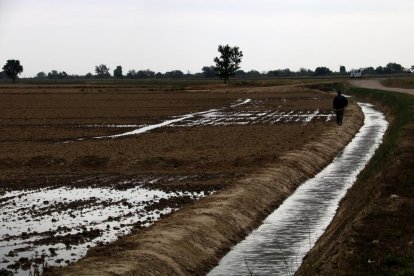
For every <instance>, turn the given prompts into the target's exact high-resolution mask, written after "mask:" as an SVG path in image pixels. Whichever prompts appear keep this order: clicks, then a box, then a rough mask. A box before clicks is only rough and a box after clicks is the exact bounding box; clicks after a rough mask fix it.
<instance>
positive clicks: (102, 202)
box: [0, 86, 334, 275]
mask: <svg viewBox="0 0 414 276" xmlns="http://www.w3.org/2000/svg"><path fill="white" fill-rule="evenodd" d="M259 90H260V89H259ZM262 90H263V91H262V92H260V93H257V91H256V90H255V89H245V88H240V89H232V90H231V91H228V90H221V89H211V90H206V89H203V90H200V91H198V90H197V89H194V87H191V89H188V90H186V89H183V90H180V91H175V90H173V91H172V92H171V91H170V90H167V91H165V90H160V91H154V90H151V91H150V90H148V89H146V88H142V87H141V88H137V87H128V88H125V89H122V90H121V89H119V87H109V88H106V89H102V88H96V89H95V88H93V87H92V88H88V90H87V91H86V92H85V90H84V88H77V87H61V88H59V87H48V86H44V87H42V86H40V87H29V88H25V89H24V93H22V91H20V90H19V87H18V86H16V87H15V88H10V87H9V88H7V89H4V90H2V89H1V87H0V110H1V111H0V156H1V157H0V207H1V212H0V225H1V230H0V269H3V271H5V270H8V271H11V272H14V273H17V274H19V275H28V273H29V271H31V272H32V273H34V272H35V271H36V270H39V271H41V270H42V269H43V266H45V265H46V266H65V265H67V264H68V263H71V262H74V261H76V260H78V259H79V258H81V257H83V256H84V255H85V254H86V252H87V250H88V249H89V248H92V247H96V246H103V245H105V244H107V243H109V242H111V241H114V240H116V239H118V238H119V237H120V236H124V235H128V234H129V233H131V232H137V231H143V230H142V229H144V228H145V229H147V228H149V229H151V225H153V224H154V223H156V221H157V220H159V219H161V218H162V217H163V216H168V214H170V213H171V212H175V211H177V210H178V209H180V208H181V207H183V206H185V205H188V204H192V203H193V202H194V201H196V200H198V199H200V198H203V197H206V196H208V195H210V194H212V193H218V192H219V191H220V190H221V189H225V188H227V187H231V186H232V185H235V183H237V181H238V179H240V178H242V177H243V176H245V175H247V174H249V173H251V172H253V171H255V170H257V169H260V168H261V167H263V166H264V165H266V164H269V163H275V162H277V160H278V158H279V156H280V155H282V154H283V153H285V152H287V151H289V150H292V149H295V148H298V147H301V146H302V145H303V144H305V143H307V142H309V141H314V140H317V139H318V137H319V135H320V134H321V133H323V131H324V130H325V129H327V128H331V127H334V123H333V120H332V118H333V115H332V111H331V96H330V95H327V94H326V93H320V92H317V91H312V90H306V89H297V88H289V89H287V88H286V89H277V88H266V89H262ZM6 102H12V103H13V105H7V106H6V105H4V103H6Z"/></svg>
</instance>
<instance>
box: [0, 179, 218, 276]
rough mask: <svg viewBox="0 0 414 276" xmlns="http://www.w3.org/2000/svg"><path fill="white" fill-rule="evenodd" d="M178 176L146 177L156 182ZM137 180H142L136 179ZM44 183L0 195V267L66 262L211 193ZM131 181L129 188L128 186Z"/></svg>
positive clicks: (19, 270)
mask: <svg viewBox="0 0 414 276" xmlns="http://www.w3.org/2000/svg"><path fill="white" fill-rule="evenodd" d="M161 180H162V181H179V180H180V179H175V178H173V179H160V178H154V179H147V180H146V183H154V182H157V181H161ZM140 181H141V180H140ZM140 181H136V183H132V184H135V185H131V183H130V182H128V183H118V184H119V185H120V186H122V185H123V184H125V185H126V186H127V187H129V188H128V189H122V190H120V189H114V188H111V187H103V188H102V187H101V188H98V187H85V188H72V187H60V188H48V189H39V190H26V191H11V192H6V193H5V194H4V195H2V196H1V197H0V207H1V213H0V225H1V228H0V258H1V259H0V270H1V269H9V270H14V272H15V273H16V274H17V275H28V273H29V272H28V270H29V269H32V270H33V269H34V267H33V264H34V263H36V262H37V263H38V264H43V263H44V262H47V263H48V264H49V266H50V265H65V264H66V263H69V262H73V261H76V260H78V259H79V258H81V257H83V256H84V255H85V254H86V251H87V250H88V248H90V247H93V246H96V245H100V244H105V243H108V242H111V241H114V240H116V239H117V238H118V237H119V236H122V235H125V234H128V233H129V232H130V231H131V230H132V229H133V227H134V226H136V225H139V226H142V227H146V226H149V225H151V224H153V223H154V222H155V221H156V220H158V219H159V218H160V217H161V216H162V215H165V214H168V213H170V212H171V211H173V210H176V209H177V208H178V206H179V205H180V204H179V203H180V202H181V201H180V200H183V199H185V200H186V202H188V201H189V200H190V201H191V200H196V199H199V198H201V197H204V196H206V195H207V194H210V193H211V192H206V193H204V192H197V193H196V192H186V191H182V192H163V191H160V190H149V189H146V188H143V187H142V184H144V183H142V182H140ZM131 186H132V187H131Z"/></svg>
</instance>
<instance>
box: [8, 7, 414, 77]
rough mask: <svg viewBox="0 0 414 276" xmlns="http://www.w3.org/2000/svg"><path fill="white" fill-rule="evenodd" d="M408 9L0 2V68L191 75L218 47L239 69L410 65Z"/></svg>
mask: <svg viewBox="0 0 414 276" xmlns="http://www.w3.org/2000/svg"><path fill="white" fill-rule="evenodd" d="M413 34H414V1H413V0H387V1H384V0H347V1H343V0H254V1H253V0H135V1H133V0H118V1H115V0H113V1H109V0H70V1H69V0H0V67H3V65H4V64H5V63H6V61H7V60H8V59H18V60H20V62H21V64H22V65H23V67H24V72H23V74H22V76H23V77H31V76H34V75H35V74H37V73H38V72H40V71H44V72H46V73H47V72H50V71H51V70H58V71H65V72H67V73H68V74H79V75H83V74H86V73H88V72H91V73H94V70H95V66H96V65H99V64H105V65H107V66H108V67H109V68H110V69H111V71H113V69H115V68H116V66H118V65H121V66H122V67H123V71H124V73H126V72H127V71H128V70H131V69H135V70H142V69H151V70H153V71H155V72H166V71H171V70H181V71H183V72H187V71H190V72H191V73H195V72H201V68H202V67H203V66H209V65H213V64H214V62H213V59H214V57H216V56H218V52H217V47H218V45H220V44H229V45H230V46H238V47H239V48H240V50H241V51H242V52H243V54H244V57H243V60H242V63H241V69H243V70H245V71H249V70H252V69H254V70H258V71H260V72H262V71H268V70H275V69H283V68H290V69H291V70H295V71H296V70H298V69H299V68H301V67H304V68H309V69H312V70H314V69H315V68H316V67H318V66H325V67H329V68H330V69H331V70H333V71H338V70H339V66H340V65H344V66H346V68H347V69H348V70H350V69H351V68H361V67H367V66H373V67H377V66H379V65H381V66H384V65H386V64H387V63H388V62H397V63H400V64H401V65H403V66H404V67H406V68H409V67H411V66H412V65H414V36H413Z"/></svg>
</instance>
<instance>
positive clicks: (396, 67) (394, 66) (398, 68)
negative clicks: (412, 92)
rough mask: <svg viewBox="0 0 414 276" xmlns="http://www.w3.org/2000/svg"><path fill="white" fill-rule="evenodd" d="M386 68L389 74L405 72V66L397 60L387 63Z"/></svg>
mask: <svg viewBox="0 0 414 276" xmlns="http://www.w3.org/2000/svg"><path fill="white" fill-rule="evenodd" d="M385 68H386V73H388V74H398V73H404V72H405V69H404V67H402V65H401V64H398V63H395V62H390V63H388V64H387V66H386V67H385Z"/></svg>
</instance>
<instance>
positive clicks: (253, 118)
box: [63, 99, 334, 143]
mask: <svg viewBox="0 0 414 276" xmlns="http://www.w3.org/2000/svg"><path fill="white" fill-rule="evenodd" d="M283 100H284V101H283ZM283 100H282V102H286V100H285V99H283ZM260 103H261V101H260V100H252V99H246V100H242V99H239V100H238V101H237V102H236V103H234V104H231V105H230V107H227V108H226V107H223V108H219V109H210V110H207V111H201V112H195V113H189V114H185V115H182V116H180V117H174V118H171V119H169V120H166V121H163V122H161V123H158V124H153V125H146V126H140V127H139V128H137V129H135V130H132V131H128V132H125V133H120V134H115V135H109V136H99V137H94V139H108V138H119V137H125V136H130V135H138V134H142V133H145V132H148V131H151V130H154V129H157V128H161V127H194V126H228V125H248V124H249V125H252V124H263V123H266V124H277V123H289V122H294V123H302V124H308V123H310V122H311V121H313V120H317V119H324V120H325V121H326V122H328V121H330V120H331V119H332V118H333V116H334V115H333V112H329V113H327V114H322V113H320V111H319V110H318V109H317V110H315V111H307V112H306V113H304V111H290V112H288V113H285V112H279V111H278V110H276V111H274V110H267V111H265V112H264V111H260V110H254V109H255V108H259V109H260ZM249 104H250V105H251V106H250V105H249ZM240 106H249V110H248V111H237V112H236V111H234V110H233V109H234V108H235V107H240ZM128 126H133V125H128ZM110 127H113V128H115V127H119V128H122V127H125V125H119V126H118V125H111V126H110ZM82 140H84V139H83V138H81V139H78V140H77V141H82ZM68 142H70V141H66V142H63V143H68Z"/></svg>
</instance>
